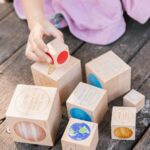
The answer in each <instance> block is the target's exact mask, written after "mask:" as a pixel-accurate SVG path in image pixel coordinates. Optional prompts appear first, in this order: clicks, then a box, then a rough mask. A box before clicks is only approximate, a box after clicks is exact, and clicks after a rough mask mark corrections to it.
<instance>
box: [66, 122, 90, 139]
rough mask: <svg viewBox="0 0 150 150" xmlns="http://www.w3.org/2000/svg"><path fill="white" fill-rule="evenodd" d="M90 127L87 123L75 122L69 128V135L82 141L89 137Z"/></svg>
mask: <svg viewBox="0 0 150 150" xmlns="http://www.w3.org/2000/svg"><path fill="white" fill-rule="evenodd" d="M90 133H91V130H90V127H89V126H88V125H87V124H86V123H74V124H72V125H71V127H70V129H69V133H68V134H69V137H70V138H71V139H73V140H75V141H82V140H85V139H87V138H88V137H89V135H90Z"/></svg>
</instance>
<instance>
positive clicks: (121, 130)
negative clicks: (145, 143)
mask: <svg viewBox="0 0 150 150" xmlns="http://www.w3.org/2000/svg"><path fill="white" fill-rule="evenodd" d="M114 135H115V136H116V137H118V138H123V139H127V138H130V137H131V136H132V135H133V131H132V130H131V129H129V128H127V127H118V128H116V129H115V130H114Z"/></svg>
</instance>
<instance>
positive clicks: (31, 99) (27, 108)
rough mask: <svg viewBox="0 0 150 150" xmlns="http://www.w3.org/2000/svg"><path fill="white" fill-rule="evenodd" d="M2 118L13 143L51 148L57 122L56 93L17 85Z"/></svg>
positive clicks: (58, 116) (48, 88)
mask: <svg viewBox="0 0 150 150" xmlns="http://www.w3.org/2000/svg"><path fill="white" fill-rule="evenodd" d="M6 118H7V123H8V126H9V127H10V130H11V134H12V136H13V139H14V141H16V142H21V143H31V144H38V145H46V146H53V145H54V141H55V137H56V133H57V130H58V128H59V125H60V120H61V105H60V99H59V94H58V91H57V89H56V88H50V87H40V86H31V85H18V86H17V88H16V90H15V92H14V95H13V97H12V100H11V102H10V105H9V107H8V110H7V112H6Z"/></svg>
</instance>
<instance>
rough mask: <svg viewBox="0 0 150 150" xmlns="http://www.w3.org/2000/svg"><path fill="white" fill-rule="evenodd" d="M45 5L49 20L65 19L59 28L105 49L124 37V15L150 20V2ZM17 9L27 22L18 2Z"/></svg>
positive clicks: (81, 0)
mask: <svg viewBox="0 0 150 150" xmlns="http://www.w3.org/2000/svg"><path fill="white" fill-rule="evenodd" d="M44 3H45V5H44V7H45V14H46V16H47V18H48V19H49V20H52V16H54V15H55V14H62V15H63V17H64V20H63V19H58V20H61V23H60V25H58V24H57V27H59V28H60V27H65V26H67V25H68V26H69V29H70V31H71V33H72V34H73V35H74V36H76V37H77V38H79V39H81V40H84V41H86V42H89V43H94V44H101V45H105V44H110V43H112V42H114V41H115V40H117V39H118V38H120V37H121V36H122V35H123V34H124V32H125V29H126V23H125V20H124V18H123V13H124V11H126V12H127V14H128V15H129V16H130V17H132V18H133V19H135V20H137V21H138V22H140V23H142V24H143V23H145V22H146V21H147V20H148V19H149V18H150V0H113V1H111V0H44ZM14 7H15V10H16V12H17V14H18V16H19V17H20V18H21V19H25V18H26V17H25V15H24V12H23V9H22V6H21V3H20V1H19V0H14ZM51 22H53V21H51ZM54 24H55V23H54Z"/></svg>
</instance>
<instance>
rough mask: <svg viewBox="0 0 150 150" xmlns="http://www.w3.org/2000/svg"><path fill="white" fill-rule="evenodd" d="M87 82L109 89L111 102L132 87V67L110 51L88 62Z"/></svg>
mask: <svg viewBox="0 0 150 150" xmlns="http://www.w3.org/2000/svg"><path fill="white" fill-rule="evenodd" d="M86 76H87V82H88V83H89V84H92V85H94V86H97V87H99V88H104V89H106V90H107V91H108V100H109V102H110V101H112V100H114V99H115V98H117V97H119V96H121V95H123V94H124V93H126V92H127V91H129V90H130V88H131V67H130V66H129V65H127V64H126V63H125V62H124V61H123V60H122V59H121V58H119V57H118V56H117V55H116V54H115V53H114V52H112V51H109V52H107V53H105V54H103V55H101V56H99V57H98V58H96V59H94V60H92V61H90V62H88V63H87V64H86Z"/></svg>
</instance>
